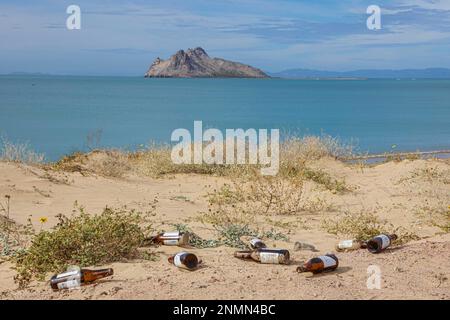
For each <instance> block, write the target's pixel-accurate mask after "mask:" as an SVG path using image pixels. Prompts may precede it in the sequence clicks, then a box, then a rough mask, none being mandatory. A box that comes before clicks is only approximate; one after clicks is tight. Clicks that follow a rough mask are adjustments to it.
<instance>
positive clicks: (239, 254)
mask: <svg viewBox="0 0 450 320" xmlns="http://www.w3.org/2000/svg"><path fill="white" fill-rule="evenodd" d="M234 256H235V257H236V258H239V259H252V260H255V261H258V262H260V263H265V264H289V262H290V260H289V259H290V254H289V251H288V250H285V249H266V248H260V249H255V250H251V251H248V250H246V251H236V252H235V253H234Z"/></svg>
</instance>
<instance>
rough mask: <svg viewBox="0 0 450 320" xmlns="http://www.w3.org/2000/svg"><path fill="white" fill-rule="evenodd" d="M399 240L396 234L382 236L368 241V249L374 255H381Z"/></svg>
mask: <svg viewBox="0 0 450 320" xmlns="http://www.w3.org/2000/svg"><path fill="white" fill-rule="evenodd" d="M396 239H397V235H396V234H380V235H379V236H376V237H373V238H372V239H370V240H369V241H367V249H368V250H369V251H370V252H372V253H380V252H381V251H383V250H384V249H386V248H387V247H389V246H390V245H391V244H392V241H394V240H396Z"/></svg>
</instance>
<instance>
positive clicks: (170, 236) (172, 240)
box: [151, 231, 189, 246]
mask: <svg viewBox="0 0 450 320" xmlns="http://www.w3.org/2000/svg"><path fill="white" fill-rule="evenodd" d="M151 240H152V242H153V243H155V244H161V245H166V246H184V245H187V244H188V243H189V233H187V232H179V231H173V232H163V233H160V234H158V235H157V236H155V237H153V238H152V239H151Z"/></svg>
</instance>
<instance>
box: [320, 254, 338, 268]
mask: <svg viewBox="0 0 450 320" xmlns="http://www.w3.org/2000/svg"><path fill="white" fill-rule="evenodd" d="M319 259H320V260H322V262H323V267H324V268H328V267H333V266H335V265H336V260H334V259H333V258H332V257H329V256H320V257H319Z"/></svg>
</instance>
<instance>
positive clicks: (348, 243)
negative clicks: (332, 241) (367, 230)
mask: <svg viewBox="0 0 450 320" xmlns="http://www.w3.org/2000/svg"><path fill="white" fill-rule="evenodd" d="M352 246H353V240H343V241H341V242H339V248H340V249H348V248H351V247H352Z"/></svg>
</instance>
